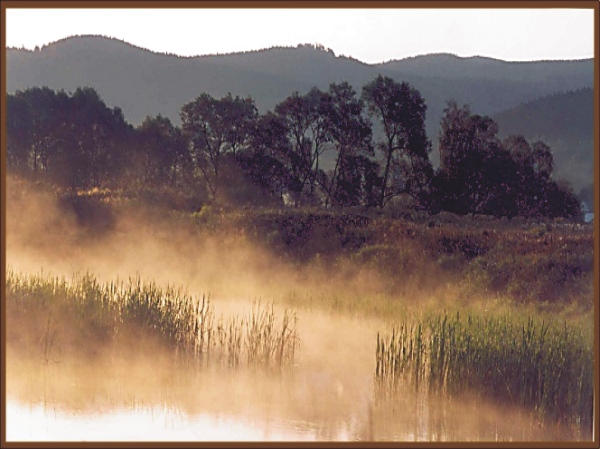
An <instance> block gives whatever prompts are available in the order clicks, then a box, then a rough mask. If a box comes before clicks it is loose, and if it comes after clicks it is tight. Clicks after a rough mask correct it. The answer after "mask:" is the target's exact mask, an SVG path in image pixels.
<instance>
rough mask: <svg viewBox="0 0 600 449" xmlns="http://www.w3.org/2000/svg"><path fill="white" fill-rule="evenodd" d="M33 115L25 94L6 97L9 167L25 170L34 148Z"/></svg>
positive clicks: (20, 93)
mask: <svg viewBox="0 0 600 449" xmlns="http://www.w3.org/2000/svg"><path fill="white" fill-rule="evenodd" d="M31 114H32V111H31V110H30V108H29V104H28V102H27V99H26V98H25V95H23V92H20V91H19V92H17V93H16V94H15V95H7V97H6V134H7V145H6V155H7V162H8V166H9V167H13V168H20V169H25V168H26V167H27V162H28V158H29V151H30V149H31V146H32V138H31V136H32V129H31V121H32V118H31Z"/></svg>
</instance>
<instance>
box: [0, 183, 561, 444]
mask: <svg viewBox="0 0 600 449" xmlns="http://www.w3.org/2000/svg"><path fill="white" fill-rule="evenodd" d="M97 207H98V208H99V210H100V212H101V213H98V214H97V215H96V216H94V215H93V212H90V211H89V210H81V209H78V208H77V207H75V206H73V204H65V203H64V201H62V200H60V199H59V198H58V197H57V196H56V195H54V194H52V193H50V192H48V191H47V190H44V189H42V188H40V187H37V186H35V185H34V184H31V183H29V182H25V181H23V180H20V179H18V178H16V177H13V176H10V177H8V179H7V229H6V243H7V244H6V261H7V266H8V267H9V268H10V269H12V270H14V271H15V272H20V273H38V272H44V273H47V274H49V275H52V276H58V277H65V278H66V279H70V278H71V277H72V276H73V275H74V274H75V273H85V272H91V273H93V274H94V276H95V277H96V278H97V279H98V281H99V282H111V281H114V280H123V281H126V280H127V279H128V278H131V277H135V276H140V277H141V278H142V279H144V280H149V281H152V282H155V283H156V284H157V285H160V286H176V287H182V288H184V289H185V290H186V291H189V292H190V293H191V294H193V295H208V296H209V297H210V299H211V302H212V304H213V306H214V313H215V315H216V316H218V317H225V318H226V317H231V316H244V314H247V313H248V312H249V311H250V310H251V308H252V306H253V304H254V302H255V301H257V300H260V301H262V302H263V303H267V304H273V306H274V308H275V310H276V313H277V315H278V316H279V317H280V316H282V314H283V312H284V310H285V309H289V308H290V307H293V309H294V311H295V312H296V313H297V317H298V322H297V327H296V331H297V333H298V336H299V339H300V347H299V351H298V354H297V356H296V358H295V360H294V363H293V365H292V366H290V367H285V368H284V369H279V370H274V371H273V370H270V371H269V370H266V371H265V370H256V369H250V368H244V367H242V368H240V369H237V370H231V369H227V368H223V367H209V368H207V369H199V368H198V367H197V366H196V365H194V364H193V363H192V364H187V363H185V362H182V360H181V359H180V358H178V357H177V354H176V353H174V351H173V350H172V348H170V347H168V346H166V345H164V343H163V342H161V341H159V340H158V339H155V338H153V337H152V336H151V335H148V334H147V333H144V332H143V331H142V330H139V329H135V328H131V329H130V330H129V332H124V333H123V334H121V335H119V337H118V338H116V339H113V340H111V341H110V342H109V343H105V342H104V341H103V340H102V339H100V338H98V336H97V335H94V334H93V333H90V334H85V333H83V334H82V333H81V332H79V331H78V330H77V329H78V327H77V323H72V322H69V321H68V319H69V318H68V317H66V316H61V315H60V314H52V313H50V311H51V310H52V307H50V306H49V309H48V310H49V313H48V314H40V315H39V316H37V321H36V322H32V321H30V320H29V321H27V320H21V319H20V317H21V315H19V314H18V313H17V312H13V313H14V314H13V315H11V320H10V321H8V320H7V322H6V326H7V335H8V339H7V352H6V354H7V356H6V357H7V358H6V360H7V371H6V376H7V378H6V379H7V384H6V385H7V401H8V402H7V403H8V404H9V407H8V406H7V410H8V411H9V412H10V413H9V415H10V416H9V419H8V420H7V422H8V426H9V430H10V431H11V432H13V433H10V432H9V433H7V436H10V435H15V438H16V439H19V438H21V437H19V436H18V435H19V432H18V431H15V428H17V429H18V428H19V426H25V424H24V422H31V420H33V422H34V424H33V427H35V426H36V425H39V426H40V429H38V430H40V432H41V433H40V434H39V435H38V434H36V433H35V432H34V433H30V434H29V435H28V437H26V438H25V439H27V438H30V439H39V438H41V439H43V438H53V437H52V435H51V434H50V433H48V432H46V433H43V431H42V430H43V429H41V428H42V427H44V426H43V425H42V423H43V422H44V420H46V421H45V422H46V425H47V424H48V422H49V421H48V419H53V420H54V421H52V423H53V424H52V426H63V425H64V426H65V428H64V429H63V430H64V433H60V435H58V433H56V434H55V435H54V437H55V438H57V439H60V440H65V439H72V438H73V439H78V436H81V437H89V434H88V433H87V432H88V431H86V430H85V427H84V428H83V429H82V430H80V431H76V430H73V429H72V426H71V424H68V423H69V419H68V416H69V413H77V414H83V415H84V416H87V417H88V418H87V419H90V420H91V421H93V420H94V419H99V418H93V417H94V416H96V417H99V416H103V417H109V416H114V415H115V414H119V413H123V414H124V416H125V418H123V419H127V420H131V422H132V423H133V422H138V421H137V419H138V418H139V419H141V422H142V424H140V426H141V428H142V429H143V428H147V427H148V426H149V425H151V426H153V427H154V426H156V428H155V429H154V432H149V433H145V430H144V431H143V432H142V433H140V434H135V435H129V434H127V435H126V434H119V433H116V434H115V436H114V437H113V436H112V435H110V433H109V431H107V432H105V433H104V434H102V435H98V438H99V439H102V440H104V439H107V440H112V439H113V438H117V439H119V438H127V439H129V438H131V439H136V437H137V438H139V439H145V438H149V439H152V438H156V439H161V438H168V439H176V440H178V439H185V438H186V437H189V438H200V436H199V435H198V434H197V433H194V432H193V429H194V426H198V425H199V422H200V421H202V420H201V419H200V418H198V417H199V416H208V418H205V419H204V421H202V422H204V423H206V422H210V419H216V420H217V421H215V422H220V423H221V427H219V425H217V424H215V425H213V426H212V428H213V430H214V429H221V430H223V432H224V433H221V434H218V433H213V434H212V435H213V439H226V438H228V437H233V438H235V439H240V440H244V439H255V440H261V439H285V440H289V439H291V440H294V439H299V440H302V439H314V440H339V439H343V440H346V439H347V440H375V439H377V440H392V439H407V440H435V439H440V440H444V439H472V438H473V439H496V438H497V439H500V440H502V439H512V438H519V437H521V438H523V439H533V438H536V439H552V438H563V437H564V435H563V433H561V432H563V430H564V429H561V428H557V429H552V430H550V429H548V428H541V427H540V428H536V427H535V426H533V427H532V426H531V425H530V424H527V422H528V421H527V420H523V419H521V418H522V417H523V416H525V415H526V412H525V411H523V410H520V409H518V408H515V407H509V406H507V405H503V404H495V403H493V401H482V400H481V399H480V398H478V399H465V400H464V401H453V402H448V401H447V399H445V398H441V397H440V398H436V397H433V396H427V395H423V394H422V393H417V392H414V391H412V390H411V389H410V388H408V387H407V389H406V391H405V392H404V393H403V394H402V395H401V397H400V398H399V399H398V398H396V399H395V400H394V401H395V402H394V401H392V400H384V401H381V400H378V399H377V395H376V394H375V385H374V362H375V357H374V355H375V354H374V350H375V339H376V336H377V333H378V332H380V331H382V330H388V329H389V328H390V326H391V324H392V323H391V322H390V321H389V320H387V319H385V316H378V315H376V314H372V315H369V314H364V313H360V314H359V313H357V312H356V310H350V311H348V312H344V311H343V310H338V311H336V310H331V308H327V307H326V304H324V305H320V304H319V301H320V300H321V299H322V298H324V297H326V296H336V297H339V298H344V297H349V298H350V297H351V298H354V300H355V301H360V300H361V299H360V298H361V297H365V298H366V297H367V296H369V295H371V296H372V295H381V296H382V297H383V296H385V297H386V298H387V299H386V300H387V301H396V302H400V303H402V304H403V307H404V306H405V307H406V308H407V310H408V308H411V307H412V308H413V309H416V310H425V309H426V308H427V307H433V305H434V304H438V306H439V304H440V303H442V304H443V301H444V298H445V297H447V298H449V299H448V301H449V302H450V301H452V299H451V298H453V294H452V286H450V285H448V284H447V282H446V280H444V281H440V282H439V285H436V281H434V280H431V286H430V289H429V290H423V291H421V293H417V292H416V290H413V291H410V290H407V291H409V292H410V293H411V294H410V295H408V296H403V297H397V296H396V297H394V296H390V295H389V293H388V292H389V289H387V288H386V279H384V277H383V276H381V275H380V274H379V273H377V272H376V271H375V270H373V269H369V268H367V267H362V266H360V265H357V264H355V263H353V262H352V261H351V260H347V261H344V263H340V264H338V265H337V266H336V269H335V272H334V271H332V270H331V269H329V270H327V268H326V266H324V265H319V264H317V263H313V264H300V263H294V262H291V261H290V260H286V259H284V258H282V257H281V256H280V255H278V254H275V253H273V252H271V251H269V249H267V248H266V247H261V246H260V245H258V244H257V243H256V242H253V241H252V240H251V239H249V238H247V236H245V235H244V234H243V233H240V232H237V233H234V232H232V230H231V229H223V230H219V231H218V232H214V233H211V234H210V235H207V234H202V233H199V232H198V231H197V229H195V228H194V226H193V225H192V224H191V223H189V222H186V221H185V220H179V221H177V220H174V219H173V217H170V216H168V214H166V213H163V212H162V211H158V210H157V209H153V208H151V207H143V206H137V207H135V208H125V209H119V211H118V213H117V212H116V208H114V207H112V206H111V205H109V204H103V203H102V202H100V203H99V204H98V205H97ZM432 291H437V292H438V293H439V294H438V295H437V298H436V301H437V302H436V303H434V302H433V300H432V299H431V298H430V297H428V295H430V294H431V292H432ZM294 298H295V299H294ZM357 298H358V299H357ZM11 310H12V309H11ZM49 334H52V347H51V351H48V341H49ZM82 336H83V337H82ZM44 347H45V348H46V353H48V352H49V353H50V356H47V355H48V354H46V357H45V358H44V357H43V356H42V352H43V348H44ZM25 348H29V349H28V350H26V349H25ZM31 348H33V350H32V349H31ZM36 348H37V349H36ZM17 404H31V406H30V407H29V409H27V408H25V407H21V408H19V407H20V406H19V405H17ZM35 407H42V408H43V409H44V410H48V409H50V410H54V411H53V414H50V415H48V413H46V417H45V418H40V417H39V416H38V415H35V413H34V410H37V409H36V408H35ZM140 410H141V411H143V413H137V412H136V411H140ZM36 413H37V412H36ZM148 413H149V414H150V415H151V416H153V417H154V416H155V413H156V414H159V413H166V414H167V416H170V418H169V419H174V421H175V422H177V423H179V424H180V425H181V426H183V427H184V428H185V429H186V430H181V432H179V433H178V434H174V433H168V428H169V426H168V425H166V424H165V422H167V421H169V419H167V418H164V420H163V421H160V420H159V421H160V424H158V425H157V423H156V422H154V421H152V420H150V422H154V424H149V421H148V420H147V419H145V418H143V416H146V417H147V416H148ZM35 416H38V418H35ZM48 416H54V418H48ZM134 416H135V417H137V418H136V419H134V418H133V417H134ZM161 416H162V415H161ZM90 417H91V418H90ZM36 419H37V421H36ZM153 419H154V418H153ZM219 419H221V421H219ZM227 419H230V420H232V421H227ZM19 420H21V421H19ZM207 420H208V421H207ZM11 422H12V423H15V424H11ZM227 422H229V424H227ZM19 423H20V424H19ZM35 423H37V424H35ZM61 423H62V424H61ZM183 423H187V424H183ZM223 423H225V424H223ZM11 425H12V426H15V427H11ZM132 425H134V424H132ZM136 425H137V424H136ZM28 426H29V425H28ZM67 426H68V427H67ZM227 426H229V428H230V429H236V428H238V427H239V428H240V429H242V430H239V432H240V433H239V434H237V435H236V434H235V432H233V431H232V432H233V434H232V433H229V434H228V433H227V432H226V431H225V430H224V429H226V428H227ZM53 428H54V427H53ZM109 428H113V429H116V427H110V425H109ZM244 428H245V429H246V430H243V429H244ZM161 429H162V430H161ZM248 429H254V433H253V432H252V431H249V430H248ZM261 429H262V432H261ZM278 429H279V430H278ZM282 429H283V430H282ZM54 431H55V432H57V429H56V428H54ZM30 432H32V431H31V430H30ZM78 432H79V433H78ZM115 432H116V430H115ZM161 432H163V433H161ZM215 432H216V430H215ZM244 432H245V433H244ZM36 435H37V436H36ZM119 435H121V436H120V437H119ZM219 435H220V436H219ZM65 436H66V437H65Z"/></svg>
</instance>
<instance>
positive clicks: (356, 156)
mask: <svg viewBox="0 0 600 449" xmlns="http://www.w3.org/2000/svg"><path fill="white" fill-rule="evenodd" d="M328 94H329V95H328V96H327V97H325V101H324V103H323V106H322V108H321V109H322V114H324V116H325V118H326V122H325V126H326V128H327V130H328V131H329V135H330V138H331V141H332V143H333V145H334V148H335V150H336V151H337V156H336V158H335V165H334V168H333V170H332V172H331V174H330V176H329V180H328V182H327V184H326V185H325V192H326V195H327V198H326V202H325V205H326V206H327V205H328V204H329V203H330V202H331V201H333V202H334V203H335V204H338V205H342V206H343V205H355V204H358V203H360V202H361V201H362V200H364V198H363V197H364V195H363V192H362V191H363V188H364V184H365V178H364V176H365V170H366V169H367V167H369V168H370V167H371V166H369V165H368V164H366V163H365V161H364V160H363V159H366V158H367V157H368V156H372V155H373V147H372V145H371V135H372V129H371V123H370V122H369V121H368V120H367V119H366V118H365V117H364V116H363V107H364V106H363V101H362V100H361V99H360V98H357V96H356V91H355V90H354V89H353V88H352V86H350V84H348V82H346V81H344V82H342V83H340V84H335V83H333V84H331V85H330V86H329V92H328Z"/></svg>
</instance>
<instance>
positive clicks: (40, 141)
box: [7, 75, 582, 220]
mask: <svg viewBox="0 0 600 449" xmlns="http://www.w3.org/2000/svg"><path fill="white" fill-rule="evenodd" d="M426 113H427V105H426V103H425V100H424V99H423V97H422V96H421V94H420V92H419V91H418V90H417V89H415V88H414V87H412V86H411V85H410V84H409V83H407V82H397V81H395V80H393V79H392V78H389V77H387V76H382V75H379V76H377V77H376V78H375V79H373V80H372V81H371V82H369V83H367V84H365V85H364V86H363V87H362V91H361V92H360V93H359V92H356V91H355V90H354V88H353V87H352V86H351V85H350V84H349V83H347V82H345V81H344V82H341V83H332V84H331V85H330V86H329V89H328V90H327V91H322V90H320V89H318V88H316V87H314V88H313V89H311V90H310V91H309V92H307V93H306V94H303V95H301V94H299V93H298V92H297V91H294V92H292V93H291V94H290V95H289V96H288V97H287V98H285V99H284V100H283V101H281V102H280V103H279V104H277V105H276V106H275V108H274V110H272V111H267V112H266V113H265V114H259V113H258V109H257V107H256V105H255V102H254V100H253V99H252V98H251V97H249V96H248V97H244V98H242V97H239V96H235V97H234V96H232V95H231V94H228V95H225V96H223V97H222V98H214V97H213V96H212V95H210V94H208V93H201V94H200V95H199V96H198V97H197V98H196V99H194V100H193V101H190V102H188V103H187V104H184V105H182V107H181V110H180V117H181V122H182V124H181V126H176V125H174V124H173V123H172V122H171V121H170V120H169V119H168V118H166V117H164V116H161V115H158V116H156V117H150V116H148V117H147V118H146V119H145V121H144V122H143V123H142V124H141V125H139V126H137V127H133V126H132V125H131V124H129V123H128V121H127V120H126V118H125V117H124V114H123V112H122V110H121V109H120V108H118V107H115V108H109V107H108V106H107V105H106V104H105V102H104V101H103V99H102V98H101V97H100V96H99V95H98V93H97V92H96V90H95V89H93V88H90V87H80V88H78V89H76V90H75V92H72V93H67V92H65V91H63V90H59V91H55V90H51V89H49V88H47V87H35V88H28V89H26V90H19V91H17V92H15V94H9V95H8V96H7V141H8V145H7V156H8V167H9V170H10V171H11V172H15V173H19V174H21V175H26V176H28V177H32V178H34V179H36V180H44V181H45V182H47V183H48V184H49V185H52V186H55V187H56V188H58V189H63V190H65V191H77V190H87V189H94V188H95V189H109V190H112V191H117V190H118V191H127V192H138V193H139V192H141V191H148V190H152V191H154V192H160V193H159V196H161V197H162V198H163V199H164V198H166V197H168V198H170V199H169V200H168V201H171V202H173V207H176V206H175V205H174V204H175V203H177V204H182V203H184V204H185V208H187V209H189V210H190V211H198V210H200V209H201V208H202V207H203V206H206V205H219V204H232V205H236V206H261V205H268V206H270V207H272V206H275V207H279V206H284V205H285V206H289V207H295V208H298V207H303V206H310V207H316V208H320V209H324V210H326V209H340V208H346V207H362V208H365V209H371V208H373V209H384V208H387V209H390V208H399V209H401V210H413V211H426V212H428V213H431V214H437V213H440V212H442V211H445V212H450V213H454V214H458V215H473V216H474V215H488V216H494V217H498V218H500V217H508V218H512V217H517V216H520V217H531V218H534V217H549V218H556V217H564V218H568V219H575V220H581V218H582V212H581V208H580V201H579V199H578V198H577V196H576V195H575V194H574V192H573V189H572V188H571V186H570V185H569V184H568V183H567V182H565V181H562V180H556V179H554V177H553V170H554V159H553V154H552V149H551V148H550V147H549V146H548V145H546V144H545V143H544V142H542V141H528V140H527V139H526V138H525V137H523V136H522V135H508V136H507V137H506V138H504V139H501V138H500V137H499V129H498V125H497V123H496V122H495V121H494V120H493V119H492V118H490V117H489V116H482V115H478V114H476V113H474V112H472V111H471V108H470V107H469V105H467V104H465V105H460V104H458V103H457V102H456V101H454V100H448V101H447V103H446V108H445V109H444V115H443V117H442V120H441V122H440V132H439V135H438V136H427V134H426V130H425V117H426ZM505 133H506V130H505ZM432 138H438V139H439V152H440V163H439V166H438V167H436V168H434V166H433V164H432V162H431V158H430V155H431V151H432ZM167 193H168V194H167ZM175 198H177V199H178V200H177V201H176V200H175ZM182 198H183V199H185V200H182ZM177 207H178V206H177Z"/></svg>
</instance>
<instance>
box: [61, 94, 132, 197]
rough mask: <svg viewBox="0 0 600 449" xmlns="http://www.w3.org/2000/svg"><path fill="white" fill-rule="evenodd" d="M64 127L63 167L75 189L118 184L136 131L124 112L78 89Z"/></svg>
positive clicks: (69, 107)
mask: <svg viewBox="0 0 600 449" xmlns="http://www.w3.org/2000/svg"><path fill="white" fill-rule="evenodd" d="M64 118H65V120H64V122H63V123H62V125H61V133H62V135H63V140H64V147H63V148H64V151H63V153H62V158H63V165H65V166H66V167H68V171H69V173H70V177H71V183H70V184H71V185H72V186H73V187H99V186H101V185H105V184H106V182H107V181H109V180H116V179H117V178H118V177H119V174H120V173H119V172H120V171H121V170H122V169H123V165H124V163H125V161H126V157H125V149H126V148H127V147H129V145H130V143H131V138H132V135H133V128H132V127H131V125H129V124H128V123H127V122H126V121H125V117H124V116H123V111H122V110H121V109H120V108H118V107H115V108H109V107H107V106H106V104H105V103H104V101H103V100H102V99H101V98H100V96H99V95H98V93H97V92H96V90H95V89H93V88H89V87H86V88H78V89H77V90H76V91H75V92H74V93H73V95H72V96H71V98H70V101H69V102H68V112H67V114H66V115H65V117H64Z"/></svg>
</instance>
